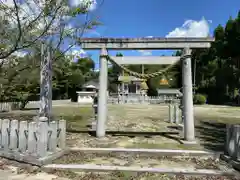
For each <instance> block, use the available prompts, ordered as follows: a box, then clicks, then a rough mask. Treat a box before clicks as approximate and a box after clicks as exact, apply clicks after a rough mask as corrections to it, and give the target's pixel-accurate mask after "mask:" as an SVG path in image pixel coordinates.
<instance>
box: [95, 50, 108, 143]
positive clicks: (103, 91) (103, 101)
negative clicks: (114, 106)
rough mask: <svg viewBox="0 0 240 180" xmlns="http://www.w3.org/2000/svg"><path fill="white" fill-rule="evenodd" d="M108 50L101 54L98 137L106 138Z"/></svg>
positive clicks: (102, 51)
mask: <svg viewBox="0 0 240 180" xmlns="http://www.w3.org/2000/svg"><path fill="white" fill-rule="evenodd" d="M106 56H107V49H106V48H104V47H103V48H102V49H101V54H100V59H99V61H100V63H99V64H100V67H99V68H100V74H99V92H98V96H99V97H98V98H99V100H98V116H97V128H96V136H97V137H98V138H100V137H104V136H105V133H106V130H105V126H106V125H105V124H106V120H107V86H108V64H107V57H106Z"/></svg>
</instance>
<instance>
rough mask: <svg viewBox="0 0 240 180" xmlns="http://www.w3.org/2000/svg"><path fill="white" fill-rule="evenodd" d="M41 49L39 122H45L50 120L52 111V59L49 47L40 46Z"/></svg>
mask: <svg viewBox="0 0 240 180" xmlns="http://www.w3.org/2000/svg"><path fill="white" fill-rule="evenodd" d="M41 48H42V49H41V69H40V78H41V79H40V108H39V117H40V118H39V120H40V121H41V120H44V121H45V120H46V118H48V120H50V116H51V111H52V59H51V58H52V57H51V52H50V47H48V46H47V47H45V45H44V44H42V47H41ZM41 117H44V118H41ZM37 119H38V118H37Z"/></svg>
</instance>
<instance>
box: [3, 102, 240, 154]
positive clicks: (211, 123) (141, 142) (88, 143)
mask: <svg viewBox="0 0 240 180" xmlns="http://www.w3.org/2000/svg"><path fill="white" fill-rule="evenodd" d="M239 110H240V108H238V107H220V106H207V105H205V106H197V107H195V109H194V111H195V125H196V128H195V131H196V136H197V140H198V141H199V144H197V145H194V146H186V145H183V144H180V143H179V140H180V139H181V138H182V136H180V135H179V134H176V132H180V131H179V130H176V129H173V128H169V126H170V124H169V123H168V122H167V120H168V108H167V106H164V105H109V106H108V121H107V123H106V125H107V126H106V127H107V131H108V132H107V136H106V137H105V138H103V139H97V138H95V137H93V136H90V135H89V134H88V133H84V132H87V131H88V127H87V125H88V124H89V123H90V121H89V120H90V119H91V118H92V117H93V110H92V107H91V106H77V105H76V104H74V105H71V104H68V105H66V106H54V107H53V117H54V119H61V118H63V119H66V120H67V130H68V141H67V143H68V145H69V146H77V147H127V148H169V149H209V150H215V151H221V150H223V144H224V140H225V125H226V124H227V123H234V124H236V123H240V111H239ZM37 112H38V110H36V109H35V110H25V111H13V112H11V113H1V114H0V118H2V119H4V118H9V119H21V120H32V118H33V116H36V114H37ZM142 132H146V133H142ZM148 133H150V134H148ZM180 134H181V132H180Z"/></svg>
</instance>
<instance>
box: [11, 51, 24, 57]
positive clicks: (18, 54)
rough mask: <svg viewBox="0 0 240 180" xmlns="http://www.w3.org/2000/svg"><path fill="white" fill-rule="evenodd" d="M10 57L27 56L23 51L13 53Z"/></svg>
mask: <svg viewBox="0 0 240 180" xmlns="http://www.w3.org/2000/svg"><path fill="white" fill-rule="evenodd" d="M12 55H14V56H18V57H24V56H26V55H27V52H25V51H15V52H14V53H13V54H12Z"/></svg>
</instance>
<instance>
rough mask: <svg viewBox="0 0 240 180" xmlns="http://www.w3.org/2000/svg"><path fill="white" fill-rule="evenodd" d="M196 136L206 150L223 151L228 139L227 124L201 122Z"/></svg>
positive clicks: (197, 127)
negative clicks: (226, 138)
mask: <svg viewBox="0 0 240 180" xmlns="http://www.w3.org/2000/svg"><path fill="white" fill-rule="evenodd" d="M196 135H197V137H198V139H199V140H200V143H201V145H202V146H204V148H205V149H208V150H212V151H223V150H224V143H225V137H226V124H225V123H219V122H214V121H200V122H199V124H198V125H197V126H196Z"/></svg>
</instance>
